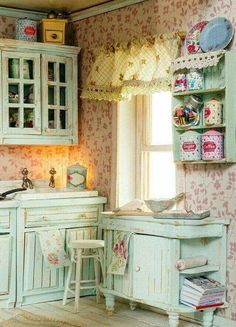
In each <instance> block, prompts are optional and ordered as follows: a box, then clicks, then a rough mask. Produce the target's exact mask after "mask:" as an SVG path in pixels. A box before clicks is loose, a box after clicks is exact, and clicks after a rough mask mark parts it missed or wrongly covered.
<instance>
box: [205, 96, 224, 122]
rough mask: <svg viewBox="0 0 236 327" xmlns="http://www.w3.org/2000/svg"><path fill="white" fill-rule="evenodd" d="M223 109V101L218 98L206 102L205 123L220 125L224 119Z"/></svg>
mask: <svg viewBox="0 0 236 327" xmlns="http://www.w3.org/2000/svg"><path fill="white" fill-rule="evenodd" d="M222 109H223V108H222V103H221V102H220V101H218V100H216V98H212V99H211V100H210V101H208V102H206V103H205V106H204V119H205V125H207V126H208V125H209V126H210V125H220V124H221V123H222V120H223V112H222Z"/></svg>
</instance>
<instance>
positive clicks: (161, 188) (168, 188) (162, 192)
mask: <svg viewBox="0 0 236 327" xmlns="http://www.w3.org/2000/svg"><path fill="white" fill-rule="evenodd" d="M149 169H150V170H149V176H150V177H149V187H150V188H149V197H150V198H169V197H172V196H174V195H175V193H176V188H175V184H176V182H175V164H174V162H173V154H172V152H170V151H165V152H164V151H163V152H161V151H160V152H151V153H150V166H149Z"/></svg>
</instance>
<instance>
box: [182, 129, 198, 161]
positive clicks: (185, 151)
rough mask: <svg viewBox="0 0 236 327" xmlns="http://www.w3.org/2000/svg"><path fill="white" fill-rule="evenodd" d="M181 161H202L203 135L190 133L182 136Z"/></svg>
mask: <svg viewBox="0 0 236 327" xmlns="http://www.w3.org/2000/svg"><path fill="white" fill-rule="evenodd" d="M180 160H181V161H195V160H201V134H199V133H197V132H193V131H188V132H185V133H183V134H182V135H180Z"/></svg>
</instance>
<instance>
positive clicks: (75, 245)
mask: <svg viewBox="0 0 236 327" xmlns="http://www.w3.org/2000/svg"><path fill="white" fill-rule="evenodd" d="M70 248H71V250H72V251H71V264H70V266H69V270H68V275H67V279H66V285H65V291H64V297H63V305H65V304H66V301H67V296H68V292H71V293H72V294H75V312H78V311H79V298H80V290H83V289H90V288H95V289H96V298H97V303H99V301H100V291H99V268H100V267H99V263H100V264H101V268H102V274H103V275H104V256H103V248H104V241H102V240H77V241H72V242H71V243H70ZM84 249H91V250H94V254H93V253H92V254H89V255H84V254H82V250H84ZM90 258H93V259H94V270H95V280H81V263H82V259H90ZM74 263H75V264H76V276H75V281H73V280H71V273H72V267H73V264H74ZM89 282H93V283H95V285H92V286H81V284H82V283H89ZM70 284H75V291H73V290H71V289H70Z"/></svg>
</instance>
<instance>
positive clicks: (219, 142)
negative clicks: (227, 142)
mask: <svg viewBox="0 0 236 327" xmlns="http://www.w3.org/2000/svg"><path fill="white" fill-rule="evenodd" d="M223 158H224V135H223V134H222V133H220V132H218V131H216V130H214V129H211V130H210V131H207V132H205V133H203V134H202V160H220V159H223Z"/></svg>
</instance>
